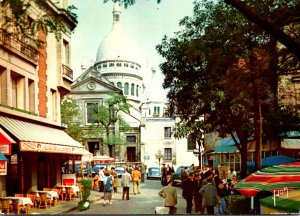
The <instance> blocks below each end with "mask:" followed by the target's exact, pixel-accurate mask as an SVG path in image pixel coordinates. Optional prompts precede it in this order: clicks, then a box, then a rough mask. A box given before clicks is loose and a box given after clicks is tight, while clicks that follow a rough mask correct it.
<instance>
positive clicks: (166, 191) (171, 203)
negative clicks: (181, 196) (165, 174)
mask: <svg viewBox="0 0 300 216" xmlns="http://www.w3.org/2000/svg"><path fill="white" fill-rule="evenodd" d="M158 195H159V196H160V197H162V198H164V199H165V202H164V203H165V207H169V214H175V213H176V205H177V190H176V188H175V187H173V180H172V179H170V180H169V181H168V185H167V186H164V187H163V188H162V189H161V190H160V191H159V192H158Z"/></svg>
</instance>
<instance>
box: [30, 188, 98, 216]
mask: <svg viewBox="0 0 300 216" xmlns="http://www.w3.org/2000/svg"><path fill="white" fill-rule="evenodd" d="M101 195H103V193H99V192H98V191H92V190H91V195H90V197H89V200H90V201H91V203H94V202H96V201H98V200H100V199H101ZM79 201H80V200H79V198H75V199H74V200H71V201H60V203H59V204H57V205H56V206H51V207H48V208H47V209H45V208H41V209H34V208H31V210H30V214H66V213H69V212H71V211H74V210H76V209H77V205H78V202H79Z"/></svg>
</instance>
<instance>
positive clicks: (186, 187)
mask: <svg viewBox="0 0 300 216" xmlns="http://www.w3.org/2000/svg"><path fill="white" fill-rule="evenodd" d="M193 181H194V173H189V176H188V178H187V179H185V180H184V181H183V182H182V196H183V198H184V199H185V200H186V213H187V214H191V213H192V207H193Z"/></svg>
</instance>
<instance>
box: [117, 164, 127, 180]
mask: <svg viewBox="0 0 300 216" xmlns="http://www.w3.org/2000/svg"><path fill="white" fill-rule="evenodd" d="M115 170H116V172H117V173H118V178H121V177H122V174H123V173H124V171H125V168H124V167H122V166H118V167H115Z"/></svg>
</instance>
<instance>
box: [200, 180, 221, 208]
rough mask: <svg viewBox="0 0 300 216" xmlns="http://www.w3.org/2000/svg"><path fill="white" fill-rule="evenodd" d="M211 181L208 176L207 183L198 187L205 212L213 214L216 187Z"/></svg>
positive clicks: (216, 199)
mask: <svg viewBox="0 0 300 216" xmlns="http://www.w3.org/2000/svg"><path fill="white" fill-rule="evenodd" d="M212 182H213V180H212V178H211V177H208V178H207V184H206V185H203V186H202V188H201V189H200V193H201V194H202V199H204V205H205V208H206V211H207V214H214V207H215V206H216V205H217V204H218V194H217V188H216V186H215V185H213V184H212Z"/></svg>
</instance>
